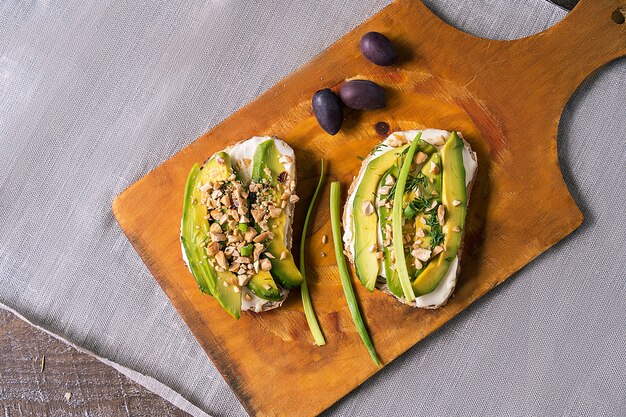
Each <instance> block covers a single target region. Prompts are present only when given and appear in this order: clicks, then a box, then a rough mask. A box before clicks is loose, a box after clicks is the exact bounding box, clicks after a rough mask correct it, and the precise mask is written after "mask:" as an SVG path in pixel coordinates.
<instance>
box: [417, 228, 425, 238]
mask: <svg viewBox="0 0 626 417" xmlns="http://www.w3.org/2000/svg"><path fill="white" fill-rule="evenodd" d="M415 235H416V236H417V237H424V236H426V233H424V229H422V228H421V227H418V228H417V231H416V232H415Z"/></svg>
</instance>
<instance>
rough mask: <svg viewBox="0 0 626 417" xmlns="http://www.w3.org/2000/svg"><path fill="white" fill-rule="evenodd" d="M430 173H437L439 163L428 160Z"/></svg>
mask: <svg viewBox="0 0 626 417" xmlns="http://www.w3.org/2000/svg"><path fill="white" fill-rule="evenodd" d="M430 173H431V174H439V165H437V164H436V163H434V162H433V161H430Z"/></svg>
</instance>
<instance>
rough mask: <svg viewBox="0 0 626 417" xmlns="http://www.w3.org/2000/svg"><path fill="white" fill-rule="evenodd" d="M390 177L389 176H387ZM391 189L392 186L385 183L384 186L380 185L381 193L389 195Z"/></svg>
mask: <svg viewBox="0 0 626 417" xmlns="http://www.w3.org/2000/svg"><path fill="white" fill-rule="evenodd" d="M387 178H389V177H387ZM390 191H391V187H390V186H388V185H385V186H383V187H380V188H379V190H378V192H379V193H380V195H389V192H390Z"/></svg>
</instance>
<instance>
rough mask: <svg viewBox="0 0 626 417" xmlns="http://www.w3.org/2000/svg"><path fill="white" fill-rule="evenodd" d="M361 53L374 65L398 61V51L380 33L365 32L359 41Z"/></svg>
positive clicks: (391, 63)
mask: <svg viewBox="0 0 626 417" xmlns="http://www.w3.org/2000/svg"><path fill="white" fill-rule="evenodd" d="M359 48H360V49H361V53H363V55H364V56H365V58H367V59H369V60H370V61H372V62H373V63H374V64H376V65H381V66H384V67H386V66H388V65H393V64H395V63H396V62H398V58H399V55H398V51H397V49H396V47H395V46H394V45H393V43H392V42H391V41H390V40H389V38H387V37H386V36H385V35H383V34H382V33H378V32H367V33H366V34H365V35H363V37H362V38H361V42H360V43H359Z"/></svg>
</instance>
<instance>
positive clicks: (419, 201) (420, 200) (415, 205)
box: [404, 195, 431, 219]
mask: <svg viewBox="0 0 626 417" xmlns="http://www.w3.org/2000/svg"><path fill="white" fill-rule="evenodd" d="M430 204H431V203H430V200H429V199H427V198H426V197H424V196H423V195H420V196H419V197H416V198H414V199H413V201H411V202H410V203H409V204H407V206H406V207H405V208H404V217H406V218H407V219H412V218H413V217H415V216H416V215H417V213H423V212H424V211H426V210H427V209H428V208H429V207H430Z"/></svg>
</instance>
